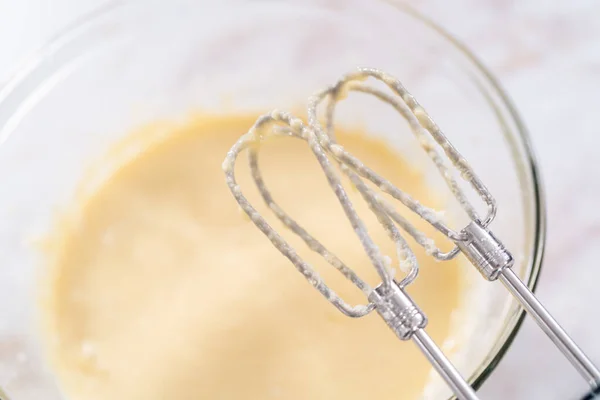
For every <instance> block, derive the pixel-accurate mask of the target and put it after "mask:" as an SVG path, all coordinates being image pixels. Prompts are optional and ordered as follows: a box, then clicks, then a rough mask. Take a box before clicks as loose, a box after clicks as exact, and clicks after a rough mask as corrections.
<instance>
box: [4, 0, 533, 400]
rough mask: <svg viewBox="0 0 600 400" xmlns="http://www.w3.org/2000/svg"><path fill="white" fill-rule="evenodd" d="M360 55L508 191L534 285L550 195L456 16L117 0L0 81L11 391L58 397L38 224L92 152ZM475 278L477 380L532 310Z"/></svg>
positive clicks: (285, 100)
mask: <svg viewBox="0 0 600 400" xmlns="http://www.w3.org/2000/svg"><path fill="white" fill-rule="evenodd" d="M357 66H372V67H378V68H381V69H383V70H386V71H388V72H390V73H392V74H393V75H395V76H397V77H399V78H400V79H401V80H402V81H403V82H405V84H406V85H407V87H408V89H409V90H410V91H411V92H412V93H413V94H414V95H415V96H416V98H417V99H419V101H420V102H421V104H423V105H424V106H425V108H427V110H428V111H429V112H430V114H431V115H432V116H433V117H434V118H435V119H436V121H437V122H438V124H439V125H440V126H441V127H442V128H443V129H444V130H445V132H446V133H447V135H448V136H449V138H450V139H451V140H452V141H453V142H454V144H455V145H456V146H457V147H458V149H460V150H461V151H462V152H463V153H464V155H465V157H466V158H467V159H468V160H470V161H471V163H472V165H473V166H474V168H475V170H476V171H478V172H479V174H480V176H481V178H482V179H483V181H484V182H486V183H487V185H488V186H489V189H490V190H491V192H492V193H493V194H494V195H495V196H496V198H497V201H498V204H499V212H498V217H497V219H496V221H495V222H494V223H493V226H492V227H493V230H494V232H495V233H496V234H497V236H499V237H500V238H501V239H502V240H503V241H504V242H505V244H506V245H507V246H508V248H510V249H511V250H512V251H513V253H514V254H515V255H516V260H517V262H516V265H515V270H516V271H517V272H518V273H519V274H520V275H521V277H522V278H523V279H524V281H525V282H527V283H528V285H529V286H530V287H531V288H533V287H534V286H535V283H536V280H537V277H538V274H539V268H540V263H541V259H542V248H543V242H544V208H543V197H542V194H541V190H540V187H539V181H538V174H537V170H536V164H535V160H534V158H533V155H532V152H531V148H530V145H529V141H528V138H527V134H526V132H525V129H524V127H523V125H522V123H521V121H520V119H519V116H518V115H517V113H516V111H515V109H514V108H513V107H512V105H511V104H510V102H509V100H508V99H507V97H506V95H505V94H504V92H503V91H502V89H501V88H500V87H499V85H498V84H497V82H496V81H495V80H494V78H493V77H492V76H491V74H490V73H489V72H488V71H487V70H486V69H485V68H484V67H483V66H482V65H481V63H480V62H479V61H478V60H477V59H476V58H475V57H474V56H473V55H472V54H471V53H470V52H469V51H468V50H467V49H465V47H464V46H463V45H461V44H460V43H458V42H457V41H456V40H455V39H453V38H452V37H451V36H450V35H449V34H447V33H446V32H445V31H444V30H442V29H441V28H439V27H438V26H436V25H435V24H433V23H432V22H430V21H429V20H427V19H426V18H424V17H423V16H420V15H418V14H416V13H415V12H413V11H412V10H411V9H409V8H407V7H405V6H403V5H401V4H399V3H396V2H394V1H367V0H362V1H359V0H352V1H348V0H339V1H335V0H311V1H304V0H302V1H301V0H298V1H291V0H290V1H268V0H254V1H222V0H220V1H216V0H215V1H212V2H202V3H199V2H196V1H193V0H191V1H180V0H177V1H169V2H165V1H139V2H136V1H132V2H126V3H118V4H112V5H110V6H108V7H106V8H105V9H102V10H100V11H97V12H95V13H93V15H91V16H87V17H85V18H83V19H82V20H81V21H79V22H78V23H76V24H75V25H74V26H72V27H70V28H69V29H67V30H66V31H65V32H63V33H62V34H60V35H59V36H58V37H56V38H55V39H54V40H53V41H51V42H50V43H49V44H48V45H47V46H46V47H45V48H44V49H43V50H42V51H41V52H39V53H38V54H37V56H36V57H35V58H33V59H32V60H31V62H30V63H29V64H27V65H25V66H24V67H23V68H22V69H21V70H20V71H19V73H18V74H17V75H16V76H15V77H14V79H13V80H11V81H10V82H9V83H8V84H7V85H6V86H4V87H3V88H2V89H1V91H0V143H1V146H0V187H1V188H2V196H0V197H1V198H0V221H2V224H0V238H1V239H0V254H1V257H0V258H1V259H2V266H1V267H0V296H1V299H0V304H1V307H0V310H1V311H0V386H1V387H2V388H3V389H4V390H5V391H6V393H7V395H8V396H10V399H12V400H27V399H40V398H44V399H47V400H54V399H60V398H62V397H61V395H60V391H59V389H58V388H57V385H56V382H55V381H54V379H53V376H52V372H51V371H50V370H49V368H48V367H47V366H46V365H45V363H44V360H43V357H42V356H41V351H40V346H39V340H38V338H37V335H36V329H35V326H36V325H35V318H36V309H37V308H36V302H35V299H36V294H35V291H36V289H35V286H36V284H35V283H36V279H35V276H36V274H35V273H34V272H35V270H36V269H37V268H39V266H40V265H42V264H41V263H40V262H41V260H40V257H41V256H40V254H39V253H37V252H36V251H35V247H34V246H32V245H31V243H30V239H31V238H33V237H36V235H38V234H39V233H40V232H43V231H44V230H46V229H48V228H49V227H50V226H51V222H52V219H53V215H54V212H55V211H56V209H57V208H60V207H65V206H67V205H68V203H69V199H70V198H71V196H72V195H73V191H74V190H75V187H76V185H77V183H78V182H79V180H80V179H81V177H82V176H83V173H84V171H85V169H86V165H88V164H89V163H90V162H91V160H92V159H93V158H95V157H98V156H99V155H101V154H102V153H103V152H104V151H105V150H106V149H107V148H108V147H109V145H110V144H111V143H114V142H115V141H117V140H118V139H119V138H122V137H123V136H125V135H126V134H127V133H128V132H130V131H131V130H132V129H134V128H136V127H139V126H141V125H144V124H146V123H149V122H153V121H156V120H178V119H182V118H185V117H186V115H188V114H189V113H190V112H193V111H194V110H203V111H205V112H212V113H222V112H224V110H226V112H242V111H243V112H248V111H251V112H263V111H266V110H269V109H272V108H274V107H277V108H292V109H298V107H303V106H304V105H305V100H306V98H307V96H308V95H310V94H311V93H312V92H313V91H314V90H316V89H319V88H321V87H322V86H323V85H325V84H329V83H331V82H334V81H335V80H336V79H337V78H338V77H339V76H340V75H341V74H343V73H345V72H348V71H350V70H351V69H353V68H355V67H357ZM348 104H349V105H348V106H347V107H345V108H344V107H342V110H341V111H340V115H339V116H338V119H339V120H340V121H341V123H342V124H346V125H347V124H353V123H361V124H363V125H366V126H367V127H368V128H370V131H372V132H378V134H380V135H382V136H385V138H386V139H387V140H388V141H389V142H390V143H391V144H392V145H393V146H394V147H396V148H397V149H398V151H400V152H402V153H403V154H405V155H406V157H408V158H409V159H411V161H414V162H415V163H418V165H419V166H421V167H422V168H425V170H426V173H427V176H429V175H431V183H432V185H434V186H437V185H440V184H441V183H440V181H439V179H437V180H436V177H435V175H436V174H435V173H434V172H433V169H432V166H431V164H428V163H425V161H424V160H420V159H419V157H422V156H420V154H421V153H422V152H419V151H412V150H414V149H416V144H415V143H414V139H413V138H412V137H411V135H410V134H409V133H408V128H407V127H406V126H403V125H400V124H399V123H398V120H394V119H392V118H394V116H393V115H388V114H386V112H385V111H381V113H380V112H377V114H373V115H371V117H370V118H367V115H368V114H369V112H370V111H369V110H371V107H373V104H371V103H370V102H368V101H367V102H361V101H353V102H349V103H348ZM383 108H385V107H383ZM383 108H382V109H383ZM373 116H376V117H377V118H373ZM430 172H431V173H430ZM473 282H474V283H473V285H475V286H477V285H479V284H481V285H482V286H481V288H482V289H481V290H483V291H484V292H485V295H486V297H487V298H488V299H489V301H487V302H483V306H482V307H479V308H478V309H475V308H474V309H473V310H474V311H473V312H474V314H475V315H473V316H472V319H473V321H472V322H471V325H473V329H474V330H473V335H472V340H471V342H469V343H468V345H467V346H466V347H465V348H464V349H466V350H464V349H463V350H464V352H463V355H462V356H461V357H458V358H456V359H455V362H456V363H457V365H458V366H459V368H460V369H461V371H462V372H463V374H464V375H465V376H466V377H468V379H469V381H470V382H471V383H472V384H473V385H474V386H475V387H478V386H480V385H481V383H482V382H483V381H484V380H485V378H486V377H487V376H489V374H490V373H491V372H492V371H493V369H494V366H495V365H496V364H497V363H498V361H499V360H500V359H501V357H502V355H503V354H504V353H505V352H506V351H507V349H508V348H509V346H510V343H511V341H512V338H513V337H514V335H515V334H516V332H517V330H518V328H519V325H520V323H521V321H522V317H523V313H522V311H521V310H520V308H519V307H518V306H517V305H516V303H515V302H514V301H512V299H511V298H510V297H509V296H508V294H507V293H506V292H505V291H504V289H503V288H501V287H499V286H500V285H499V284H498V285H495V284H492V283H485V282H483V280H482V279H478V280H477V281H476V283H475V281H473ZM481 293H483V292H481ZM475 302H478V301H475ZM476 332H479V333H480V334H478V333H476ZM483 332H485V333H483ZM336 384H343V382H339V383H336ZM0 397H2V395H0ZM3 400H4V399H3Z"/></svg>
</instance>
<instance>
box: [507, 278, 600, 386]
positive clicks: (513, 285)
mask: <svg viewBox="0 0 600 400" xmlns="http://www.w3.org/2000/svg"><path fill="white" fill-rule="evenodd" d="M499 279H500V281H501V282H502V283H503V284H504V286H506V288H507V289H508V290H509V291H510V292H511V293H512V295H513V296H515V298H516V299H517V300H518V301H519V303H521V305H522V306H523V308H525V310H527V312H528V313H529V315H531V316H532V317H533V319H534V320H535V322H537V324H538V325H539V326H540V328H542V330H543V331H544V332H546V335H548V337H549V338H550V339H551V340H552V342H554V344H555V345H556V347H558V349H559V350H560V351H561V352H562V353H563V354H564V355H565V357H566V358H567V359H568V360H569V361H570V362H571V364H572V365H573V366H574V367H575V369H577V371H578V372H579V373H580V374H581V376H582V377H583V378H584V379H585V380H586V381H587V382H588V383H589V385H590V386H591V388H592V389H595V388H597V387H600V370H598V368H597V367H596V366H595V365H594V364H593V363H592V361H591V360H590V359H589V358H588V357H587V356H586V355H585V353H584V352H583V351H582V350H581V349H580V348H579V346H577V344H575V342H574V341H573V339H571V338H570V337H569V335H567V333H566V332H565V330H564V329H563V328H562V327H561V326H560V325H559V323H558V322H556V320H555V319H554V318H553V317H552V315H550V313H549V312H548V311H547V310H546V309H545V308H544V306H543V305H542V303H540V302H539V300H538V299H537V298H536V297H535V295H534V294H533V293H531V291H530V290H529V289H528V288H527V286H526V285H525V284H524V283H523V282H522V281H521V280H520V279H519V277H518V276H517V274H515V272H514V271H513V270H512V269H510V268H507V269H505V270H504V271H502V273H501V274H500V276H499Z"/></svg>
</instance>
